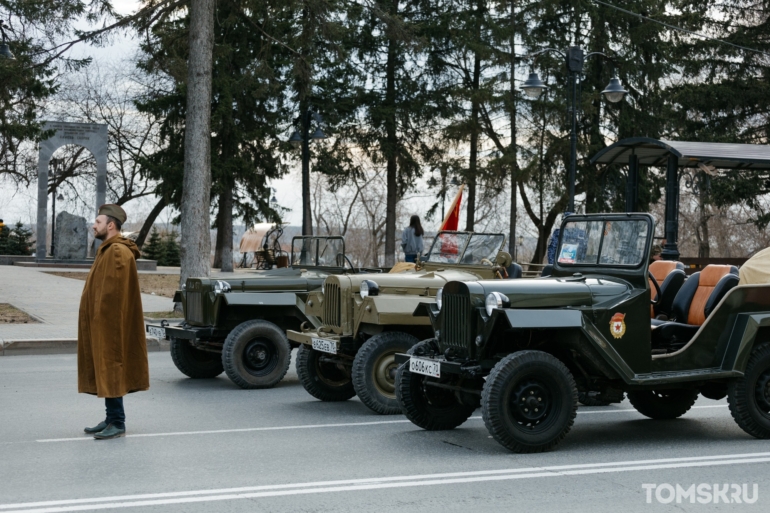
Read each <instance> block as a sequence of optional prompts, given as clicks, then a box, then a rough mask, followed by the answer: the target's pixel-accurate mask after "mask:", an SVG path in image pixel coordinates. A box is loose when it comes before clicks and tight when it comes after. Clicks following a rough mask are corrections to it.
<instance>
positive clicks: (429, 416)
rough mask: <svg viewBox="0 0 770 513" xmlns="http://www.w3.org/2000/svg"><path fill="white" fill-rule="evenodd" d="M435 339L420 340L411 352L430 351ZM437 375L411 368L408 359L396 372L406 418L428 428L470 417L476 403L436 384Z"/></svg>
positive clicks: (437, 428) (441, 427)
mask: <svg viewBox="0 0 770 513" xmlns="http://www.w3.org/2000/svg"><path fill="white" fill-rule="evenodd" d="M430 343H431V341H424V342H420V343H419V344H417V345H415V346H413V347H412V348H411V349H410V350H409V351H407V353H409V354H427V350H426V349H427V348H428V346H429V344H430ZM430 382H436V380H435V379H434V378H429V377H428V376H423V375H422V374H415V373H412V372H410V371H409V363H408V362H407V363H404V364H402V365H401V366H399V368H398V372H397V373H396V400H397V401H398V404H399V406H401V411H402V412H403V413H404V415H406V418H408V419H409V420H411V421H412V422H413V423H414V424H416V425H417V426H419V427H421V428H423V429H427V430H428V431H441V430H445V429H454V428H456V427H457V426H459V425H460V424H462V423H463V422H465V421H466V420H468V417H470V416H471V415H472V414H473V411H474V410H475V409H476V407H475V406H468V405H465V404H463V403H461V402H460V401H459V400H458V398H457V395H456V394H455V393H454V391H452V390H447V389H445V388H439V387H435V386H432V385H431V384H430Z"/></svg>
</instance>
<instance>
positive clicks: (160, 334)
mask: <svg viewBox="0 0 770 513" xmlns="http://www.w3.org/2000/svg"><path fill="white" fill-rule="evenodd" d="M147 332H148V333H149V334H150V335H152V336H153V337H155V338H166V328H156V327H155V326H147Z"/></svg>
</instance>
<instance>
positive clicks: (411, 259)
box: [404, 253, 417, 263]
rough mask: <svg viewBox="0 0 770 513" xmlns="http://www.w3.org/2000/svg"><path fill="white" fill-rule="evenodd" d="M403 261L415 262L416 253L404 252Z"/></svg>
mask: <svg viewBox="0 0 770 513" xmlns="http://www.w3.org/2000/svg"><path fill="white" fill-rule="evenodd" d="M404 262H411V263H415V262H417V253H412V254H410V255H407V254H405V255H404Z"/></svg>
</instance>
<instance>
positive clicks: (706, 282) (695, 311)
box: [652, 265, 739, 350]
mask: <svg viewBox="0 0 770 513" xmlns="http://www.w3.org/2000/svg"><path fill="white" fill-rule="evenodd" d="M738 280H739V278H738V268H737V267H735V266H734V265H707V266H706V267H705V268H704V269H703V270H702V271H700V272H697V273H695V274H693V275H692V276H690V277H689V278H688V279H687V281H685V282H684V285H682V287H681V288H680V289H679V292H678V293H677V294H676V297H675V298H674V303H673V306H672V310H671V314H672V320H671V321H668V322H653V323H652V324H653V326H652V327H653V329H652V348H653V349H656V348H661V347H662V348H666V349H668V350H677V349H679V348H681V347H682V346H684V345H685V344H686V343H687V342H689V341H690V339H691V338H692V337H693V335H695V333H697V332H698V328H700V326H701V325H702V324H703V323H704V322H706V319H707V318H708V316H709V315H710V314H711V312H712V311H713V310H714V308H716V306H717V305H718V304H719V302H720V301H721V300H722V298H723V297H725V294H727V292H728V291H729V290H730V289H732V288H733V287H735V286H736V285H738Z"/></svg>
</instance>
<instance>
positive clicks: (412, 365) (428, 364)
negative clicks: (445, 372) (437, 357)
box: [409, 356, 441, 378]
mask: <svg viewBox="0 0 770 513" xmlns="http://www.w3.org/2000/svg"><path fill="white" fill-rule="evenodd" d="M409 372H415V373H417V374H423V375H425V376H431V377H433V378H440V377H441V363H440V362H437V361H434V360H423V359H422V358H415V357H414V356H413V357H411V358H409Z"/></svg>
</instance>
